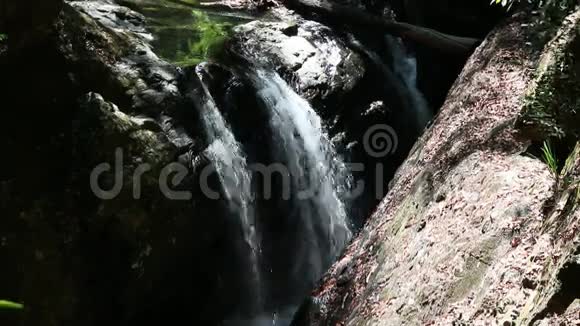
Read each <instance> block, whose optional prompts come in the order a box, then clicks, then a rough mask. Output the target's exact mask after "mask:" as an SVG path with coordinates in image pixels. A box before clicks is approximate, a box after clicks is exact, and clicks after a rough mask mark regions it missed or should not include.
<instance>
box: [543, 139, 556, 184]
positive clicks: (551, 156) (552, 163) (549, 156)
mask: <svg viewBox="0 0 580 326" xmlns="http://www.w3.org/2000/svg"><path fill="white" fill-rule="evenodd" d="M542 158H543V159H544V162H546V164H548V167H549V168H550V171H552V173H554V175H556V176H557V175H558V158H557V157H556V153H555V152H554V148H552V145H551V144H550V141H549V140H547V141H545V142H544V146H542Z"/></svg>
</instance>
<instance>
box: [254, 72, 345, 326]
mask: <svg viewBox="0 0 580 326" xmlns="http://www.w3.org/2000/svg"><path fill="white" fill-rule="evenodd" d="M251 78H252V81H253V83H254V86H255V87H256V89H257V96H258V99H259V100H260V101H261V102H262V103H263V104H264V107H265V109H266V110H268V114H269V117H270V118H269V124H270V129H271V130H272V133H273V135H272V137H273V139H272V142H273V143H274V148H275V153H273V154H274V156H275V157H276V159H277V160H278V162H280V163H282V164H283V165H284V166H285V168H286V169H287V170H288V172H289V175H290V179H291V180H290V181H291V183H290V184H291V185H292V191H291V194H292V196H291V197H290V198H289V212H288V216H287V218H288V219H289V221H290V224H291V225H293V227H295V228H296V229H297V231H296V233H295V234H294V239H289V240H288V241H289V242H290V243H285V246H286V247H287V248H292V252H291V253H290V256H288V257H285V259H287V260H289V261H290V262H291V263H290V264H289V266H290V270H289V271H288V273H289V275H288V277H289V282H291V283H292V286H293V289H294V290H293V292H295V293H288V296H289V297H292V296H294V297H296V298H303V296H305V295H307V293H308V292H309V291H310V290H311V289H312V287H313V286H314V285H315V283H316V282H317V281H318V280H319V279H320V277H321V276H322V275H323V274H324V273H325V272H326V270H327V269H328V268H329V267H330V265H331V264H332V263H333V262H334V261H335V260H336V258H337V257H338V255H340V253H341V251H342V250H343V249H344V247H345V245H346V243H347V242H348V241H349V239H350V237H351V231H350V228H349V223H348V220H347V214H346V211H347V210H346V207H345V204H344V202H343V200H341V197H343V196H344V195H345V194H346V191H347V190H348V187H349V182H350V179H349V174H348V173H347V170H346V166H345V164H344V162H343V161H342V160H341V159H340V157H339V155H338V154H337V153H336V151H335V150H334V148H333V147H332V145H331V143H330V141H329V138H328V136H327V134H326V133H325V131H324V129H323V126H322V122H321V119H320V117H319V116H318V114H317V113H316V112H315V111H314V110H313V108H312V107H311V106H310V104H309V103H308V102H307V101H306V100H305V99H303V98H302V97H300V96H299V95H298V94H296V93H295V92H294V90H293V89H292V88H291V87H290V86H289V85H288V84H287V83H286V82H285V81H284V80H283V79H282V78H280V76H278V75H277V74H276V73H273V72H267V71H265V70H257V71H256V72H254V73H253V74H252V77H251ZM298 303H299V302H294V303H289V304H298ZM280 319H282V318H280ZM287 323H288V321H284V320H279V322H278V323H277V325H286V324H287Z"/></svg>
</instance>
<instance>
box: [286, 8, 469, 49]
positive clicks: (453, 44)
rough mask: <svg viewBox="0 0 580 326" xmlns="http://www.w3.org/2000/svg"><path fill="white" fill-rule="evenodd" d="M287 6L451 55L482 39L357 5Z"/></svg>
mask: <svg viewBox="0 0 580 326" xmlns="http://www.w3.org/2000/svg"><path fill="white" fill-rule="evenodd" d="M286 5H287V7H289V8H291V9H294V10H296V11H299V12H302V13H305V14H306V13H312V12H313V13H317V14H319V15H322V16H323V17H325V18H327V19H329V20H333V21H336V22H337V23H347V24H352V25H358V26H361V27H367V28H369V30H373V31H374V30H377V29H378V30H380V31H382V32H385V33H390V34H395V35H399V36H401V37H404V38H407V39H410V40H412V41H415V42H417V43H420V44H423V45H425V46H428V47H430V48H433V49H437V50H439V51H441V52H445V53H450V54H457V55H469V54H470V53H471V51H473V49H474V48H475V47H476V46H477V45H478V44H479V43H480V40H479V39H474V38H469V37H459V36H454V35H449V34H445V33H441V32H438V31H436V30H433V29H430V28H425V27H420V26H416V25H412V24H407V23H400V22H394V21H386V20H384V19H382V18H381V17H378V16H373V15H371V14H368V13H366V12H364V11H362V10H359V9H357V8H354V7H349V6H343V5H339V4H335V3H331V2H328V1H326V0H287V2H286Z"/></svg>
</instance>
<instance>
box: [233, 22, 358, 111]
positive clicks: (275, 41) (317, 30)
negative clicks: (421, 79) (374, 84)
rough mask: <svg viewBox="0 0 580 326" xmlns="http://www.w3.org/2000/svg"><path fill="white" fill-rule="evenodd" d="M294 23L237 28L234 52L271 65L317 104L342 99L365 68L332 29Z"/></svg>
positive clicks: (259, 23)
mask: <svg viewBox="0 0 580 326" xmlns="http://www.w3.org/2000/svg"><path fill="white" fill-rule="evenodd" d="M288 19H293V20H294V21H292V22H291V23H285V22H281V23H277V22H263V21H255V22H251V23H248V24H245V25H241V26H239V27H237V28H236V30H235V35H234V40H233V41H232V45H231V46H232V48H233V50H234V51H236V52H237V53H239V54H241V55H242V56H243V57H245V58H247V59H249V60H251V61H253V62H260V63H262V64H265V65H270V66H271V67H273V68H275V69H276V70H278V71H279V72H281V74H282V75H284V76H287V79H288V80H292V81H293V83H294V86H295V88H296V89H297V90H298V91H299V92H300V93H301V94H303V95H304V96H306V97H307V98H308V99H310V100H314V101H319V102H320V101H327V100H329V99H330V98H333V99H334V101H336V100H337V99H340V98H341V97H342V96H344V95H345V94H346V93H348V92H349V91H351V90H352V89H353V88H354V87H355V86H356V85H357V84H358V83H359V81H360V80H361V78H362V77H363V75H364V72H365V66H364V63H363V61H362V59H361V58H360V56H359V55H358V54H356V53H355V52H353V51H352V50H351V49H349V48H348V47H347V46H346V45H345V44H344V42H343V41H342V40H341V39H340V38H338V37H337V36H336V35H335V34H334V33H333V32H332V31H331V30H330V29H329V28H328V27H325V26H323V25H321V24H319V23H316V22H312V21H306V20H302V19H300V18H296V17H294V18H288Z"/></svg>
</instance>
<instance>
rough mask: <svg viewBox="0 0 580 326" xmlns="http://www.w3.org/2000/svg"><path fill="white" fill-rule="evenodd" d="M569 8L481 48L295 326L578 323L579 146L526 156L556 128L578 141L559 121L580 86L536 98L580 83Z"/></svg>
mask: <svg viewBox="0 0 580 326" xmlns="http://www.w3.org/2000/svg"><path fill="white" fill-rule="evenodd" d="M568 4H569V6H568V7H566V6H560V4H559V3H557V4H556V5H554V4H553V3H552V4H549V5H548V6H547V7H546V8H545V9H544V11H542V13H541V14H539V15H533V14H530V11H524V12H519V13H517V14H515V15H514V16H513V17H512V18H510V19H509V20H507V21H506V22H505V23H503V24H501V25H500V26H498V27H497V28H496V29H495V30H494V31H493V32H492V33H491V34H490V35H489V36H488V37H487V39H486V40H485V41H484V42H483V44H482V45H481V46H480V47H479V48H478V49H477V50H476V51H475V53H474V54H473V56H472V57H471V58H470V60H469V61H468V63H467V65H466V67H465V68H464V70H463V72H462V74H461V75H460V77H459V78H458V80H457V81H456V83H455V85H454V87H453V88H452V90H451V91H450V93H449V96H448V98H447V101H446V103H445V105H444V106H443V108H442V109H441V111H440V113H439V115H438V116H437V117H436V119H435V121H434V123H433V125H432V127H430V128H429V129H428V130H427V132H426V133H425V135H424V136H423V137H422V138H421V139H420V140H419V141H418V143H417V144H416V145H415V147H414V149H413V150H412V152H411V154H410V155H409V157H408V158H407V160H406V162H405V163H404V164H403V165H402V166H401V168H400V169H399V171H398V172H397V174H396V176H395V178H394V180H393V181H392V183H391V189H390V193H389V195H388V196H387V197H386V198H385V199H384V200H383V202H382V203H381V205H380V206H379V208H378V209H377V211H376V212H375V213H374V214H373V216H372V217H371V218H370V220H369V222H368V224H367V225H366V226H365V228H364V230H363V231H362V232H361V234H360V235H359V237H358V238H357V239H356V240H355V241H354V242H353V243H352V245H351V246H350V247H349V248H348V249H347V251H346V253H345V255H344V256H343V258H342V259H341V260H340V261H339V262H338V263H337V264H335V266H334V267H333V268H332V270H331V272H330V273H329V274H328V275H327V276H326V277H325V279H324V280H323V281H322V282H321V284H320V286H319V288H318V289H317V290H316V291H314V292H313V294H312V297H311V298H310V299H309V300H308V301H307V302H306V303H305V304H304V305H303V307H302V309H301V311H300V313H299V315H298V316H297V318H296V319H295V321H294V324H293V325H297V326H298V325H300V326H302V325H353V326H354V325H367V326H370V325H483V324H497V323H499V324H502V325H532V324H539V325H556V324H565V325H574V324H576V323H578V322H579V317H580V316H578V304H577V301H578V300H577V299H578V298H579V297H580V292H579V291H578V285H577V284H578V279H577V277H578V275H579V274H578V271H579V265H578V257H579V256H578V255H579V254H580V251H579V245H580V238H579V233H578V231H579V230H578V227H579V223H580V219H579V218H580V210H579V209H578V208H579V206H578V193H579V192H578V179H577V177H576V174H574V172H572V171H577V169H578V165H577V164H578V156H577V155H578V153H577V150H578V148H576V149H575V150H574V151H573V152H572V153H570V152H567V153H565V156H564V157H563V159H562V161H564V160H566V158H567V160H566V166H565V167H564V168H563V169H562V171H561V172H560V173H557V174H558V175H556V173H554V172H555V171H551V170H550V169H549V168H548V166H547V165H546V164H545V163H544V162H542V161H541V160H540V159H538V158H534V157H533V156H532V155H530V154H527V153H526V150H530V149H531V148H533V145H532V143H531V140H538V139H546V137H548V136H551V135H553V134H554V133H555V132H556V131H557V132H559V135H560V136H567V137H569V142H571V143H572V145H573V143H574V142H575V141H576V139H577V137H576V136H575V132H576V131H577V128H578V125H577V124H576V125H575V126H574V127H572V126H571V125H570V124H568V123H567V122H568V121H570V120H569V119H570V118H566V119H559V118H558V117H562V116H567V114H571V115H573V114H572V112H578V111H575V110H577V109H578V106H577V95H572V94H570V93H569V94H568V95H562V96H560V97H558V98H554V97H552V99H553V101H555V102H551V103H553V104H554V105H552V106H545V105H544V106H540V105H535V104H534V103H537V102H538V100H540V99H542V98H543V97H544V96H548V95H550V94H552V92H553V89H554V87H556V88H557V87H558V86H557V84H555V83H554V80H560V79H564V80H565V81H566V82H568V83H569V85H576V87H577V85H578V83H579V82H580V79H578V78H577V76H578V74H577V71H578V63H577V61H576V60H575V58H577V57H578V56H579V55H580V52H579V51H578V41H579V38H580V11H579V10H578V9H574V5H575V4H574V3H568ZM564 7H566V8H565V9H564ZM539 31H541V32H539ZM571 57H572V58H574V59H571ZM564 58H567V59H566V60H564ZM574 71H575V72H574ZM555 76H556V77H555ZM546 89H547V90H548V91H546ZM558 94H562V93H561V92H560V93H558ZM570 102H571V103H575V104H569V103H570ZM556 107H557V108H558V109H556ZM572 108H574V109H572ZM542 112H543V113H544V115H543V116H540V115H539V114H540V113H542ZM575 116H577V113H576V115H575ZM542 117H552V118H553V119H548V122H549V123H547V124H542V123H541V121H546V119H545V118H544V119H542ZM546 126H548V127H546ZM543 127H545V128H543ZM572 148H573V146H572ZM571 275H575V276H571ZM575 300H576V301H575Z"/></svg>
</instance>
